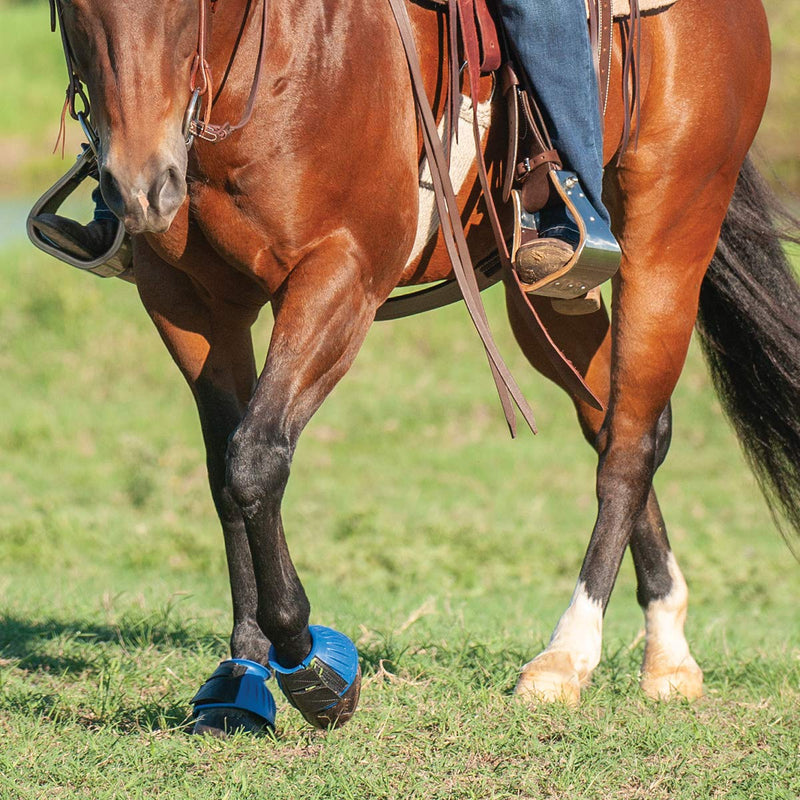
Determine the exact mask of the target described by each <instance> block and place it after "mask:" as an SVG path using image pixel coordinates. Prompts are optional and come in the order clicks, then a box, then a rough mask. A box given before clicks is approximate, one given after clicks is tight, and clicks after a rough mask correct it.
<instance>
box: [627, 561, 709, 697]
mask: <svg viewBox="0 0 800 800" xmlns="http://www.w3.org/2000/svg"><path fill="white" fill-rule="evenodd" d="M667 558H668V561H667V568H668V570H669V574H670V577H671V578H672V590H671V591H670V593H669V594H668V595H666V596H665V597H662V598H660V599H659V600H653V601H652V602H651V603H649V604H648V606H647V608H646V609H645V612H644V619H645V647H644V659H643V661H642V680H641V686H642V689H643V690H644V692H645V693H646V694H647V695H648V696H650V697H652V698H654V699H661V700H666V699H668V698H669V697H672V696H674V695H675V694H681V695H684V696H685V697H700V695H702V693H703V673H702V671H701V670H700V667H698V666H697V662H696V661H695V660H694V658H692V654H691V653H690V652H689V645H688V643H687V641H686V637H685V636H684V632H683V626H684V623H685V622H686V612H687V610H688V603H689V590H688V588H687V586H686V581H685V580H684V578H683V574H682V573H681V571H680V569H679V567H678V563H677V562H676V561H675V557H674V556H673V554H672V553H670V554H669V555H668V557H667Z"/></svg>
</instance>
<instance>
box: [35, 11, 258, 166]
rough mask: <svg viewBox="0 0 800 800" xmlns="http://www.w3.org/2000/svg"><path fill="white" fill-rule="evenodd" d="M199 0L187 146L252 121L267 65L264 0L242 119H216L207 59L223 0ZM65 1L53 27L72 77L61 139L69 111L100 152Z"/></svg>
mask: <svg viewBox="0 0 800 800" xmlns="http://www.w3.org/2000/svg"><path fill="white" fill-rule="evenodd" d="M198 2H199V6H200V20H199V23H198V31H197V49H196V51H195V56H194V61H193V63H192V70H191V77H190V80H189V87H188V89H189V92H190V93H191V97H190V99H189V103H188V105H187V107H186V113H185V114H184V118H183V136H184V139H185V141H186V147H187V148H190V147H191V146H192V144H193V142H194V140H195V138H199V139H203V140H204V141H206V142H220V141H222V140H223V139H227V138H228V137H229V136H230V135H231V134H232V133H235V132H236V131H238V130H241V129H242V128H243V127H244V126H245V125H247V123H248V122H249V121H250V118H251V117H252V115H253V110H254V108H255V101H256V96H257V95H258V87H259V83H260V81H261V70H262V67H263V65H264V55H265V52H266V41H267V24H268V14H267V10H268V0H262V4H261V38H260V41H259V45H258V57H257V59H256V66H255V70H254V74H253V81H252V84H251V86H250V94H249V96H248V98H247V103H246V104H245V108H244V111H243V113H242V116H241V119H240V120H239V121H238V122H237V123H236V124H232V123H230V122H223V123H222V124H214V123H212V122H211V109H212V106H213V103H214V94H213V80H212V75H211V67H210V66H209V63H208V61H207V59H206V53H207V51H208V43H209V38H210V37H209V25H208V17H207V8H210V10H211V13H212V14H214V13H216V10H217V4H218V2H219V0H198ZM254 2H257V0H247V5H246V7H245V15H247V14H249V12H250V9H251V8H252V5H253V3H254ZM61 3H62V0H50V30H51V31H54V32H55V30H56V28H58V29H59V31H60V33H61V44H62V47H63V49H64V59H65V61H66V63H67V74H68V77H69V82H68V84H67V91H66V99H65V101H64V108H63V110H62V112H61V130H60V132H59V142H63V136H64V123H65V118H66V115H67V113H69V115H70V116H71V117H72V119H74V120H76V121H77V122H79V123H80V125H81V127H82V128H83V131H84V133H85V134H86V138H87V139H88V141H89V146H90V147H91V149H92V150H93V151H94V153H95V155H98V152H97V148H98V145H99V140H100V137H99V136H98V134H97V131H96V130H95V128H94V126H93V125H92V123H91V106H90V104H89V98H88V95H87V93H86V90H85V87H84V83H83V81H82V80H81V78H80V76H79V75H78V70H77V67H76V60H75V54H74V52H73V49H72V45H71V44H70V41H69V37H68V36H67V31H66V27H65V26H64V10H63V7H62V4H61ZM235 54H236V52H235V50H234V52H233V53H232V54H231V61H232V60H233V58H234V56H235ZM203 98H205V103H204V102H203ZM78 101H80V106H82V107H81V108H78ZM57 148H58V142H57V143H56V149H57Z"/></svg>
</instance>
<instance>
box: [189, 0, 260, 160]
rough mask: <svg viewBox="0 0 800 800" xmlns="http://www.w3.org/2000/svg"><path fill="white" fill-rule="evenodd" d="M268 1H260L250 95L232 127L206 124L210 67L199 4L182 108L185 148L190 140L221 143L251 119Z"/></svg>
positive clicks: (209, 105) (202, 5) (212, 2)
mask: <svg viewBox="0 0 800 800" xmlns="http://www.w3.org/2000/svg"><path fill="white" fill-rule="evenodd" d="M218 2H219V0H209V3H210V6H211V13H212V14H214V13H216V10H217V3H218ZM268 5H269V4H268V0H262V3H261V39H260V41H259V43H258V57H257V59H256V66H255V71H254V74H253V82H252V84H251V85H250V94H249V96H248V98H247V103H246V104H245V108H244V112H243V113H242V117H241V119H240V120H239V121H238V122H237V123H236V124H235V125H232V124H231V123H230V122H223V123H222V124H221V125H215V124H213V123H211V122H210V117H211V108H212V106H213V104H214V96H213V84H212V79H211V67H210V66H209V64H208V61H206V46H207V38H208V26H207V24H206V3H205V0H200V23H199V25H198V33H197V52H196V54H195V57H194V63H193V64H192V77H191V80H190V82H189V88H190V89H191V92H192V99H191V100H190V101H189V105H188V106H187V108H186V116H185V118H184V130H183V132H184V135H185V137H186V145H187V147H189V146H191V143H192V140H193V139H194V137H195V136H196V137H198V138H199V139H203V141H206V142H221V141H222V140H223V139H227V138H228V137H229V136H230V135H231V134H232V133H235V132H236V131H238V130H241V129H242V128H244V126H245V125H247V123H248V122H250V118H251V117H252V116H253V109H254V108H255V105H256V96H257V95H258V87H259V84H260V83H261V71H262V67H263V66H264V55H265V53H266V43H267V25H268V15H267V11H268ZM251 6H252V0H248V3H247V7H246V10H245V14H247V13H248V12H249V11H250V8H251ZM198 74H199V76H200V77H201V79H202V83H201V85H200V86H198V85H197V77H198ZM204 95H205V96H207V98H208V99H207V102H206V108H205V112H204V114H203V119H202V120H201V119H200V100H201V98H202V97H203V96H204Z"/></svg>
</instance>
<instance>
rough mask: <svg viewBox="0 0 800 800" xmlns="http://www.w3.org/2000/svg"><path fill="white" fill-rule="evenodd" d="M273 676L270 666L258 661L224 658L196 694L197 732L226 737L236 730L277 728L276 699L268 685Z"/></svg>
mask: <svg viewBox="0 0 800 800" xmlns="http://www.w3.org/2000/svg"><path fill="white" fill-rule="evenodd" d="M269 676H270V672H269V669H267V667H264V666H262V665H261V664H257V663H256V662H255V661H247V660H246V659H243V658H232V659H229V660H228V661H223V662H222V663H221V664H220V665H219V666H218V667H217V668H216V670H214V674H213V675H212V676H211V677H210V678H209V679H208V680H207V681H206V682H205V683H204V684H203V685H202V686H201V687H200V691H199V692H198V693H197V694H196V695H195V696H194V697H193V698H192V701H191V702H192V704H193V705H194V718H195V724H194V733H207V734H211V735H212V736H217V737H219V738H226V737H228V736H231V735H233V734H234V733H236V731H246V732H248V733H262V732H267V731H273V730H274V729H275V700H274V699H273V697H272V693H271V692H270V690H269V689H268V688H267V685H266V681H267V679H268V678H269Z"/></svg>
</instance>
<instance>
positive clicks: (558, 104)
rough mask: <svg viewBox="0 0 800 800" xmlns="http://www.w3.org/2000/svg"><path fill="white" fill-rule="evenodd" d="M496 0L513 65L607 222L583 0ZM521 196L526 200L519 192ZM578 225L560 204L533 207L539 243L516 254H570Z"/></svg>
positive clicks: (599, 127)
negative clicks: (530, 88)
mask: <svg viewBox="0 0 800 800" xmlns="http://www.w3.org/2000/svg"><path fill="white" fill-rule="evenodd" d="M498 4H499V7H500V13H501V16H502V20H503V24H504V26H505V29H506V32H507V35H508V38H509V39H510V41H511V44H512V47H513V49H514V50H515V52H516V60H517V62H518V65H519V66H520V67H521V68H522V70H524V72H525V74H526V75H527V77H528V80H529V82H530V84H531V85H532V86H533V87H534V90H535V93H536V97H537V100H538V101H539V105H540V108H541V110H542V113H543V115H544V117H545V123H546V124H547V127H548V129H549V132H550V135H551V138H552V140H553V144H554V146H555V148H556V149H557V150H558V152H559V155H560V156H561V159H562V162H563V164H564V167H565V168H566V169H568V170H571V171H573V172H575V173H576V174H577V175H578V178H579V179H580V182H581V186H582V188H583V190H584V192H585V194H586V197H587V198H588V199H589V202H590V203H591V204H592V206H593V207H594V208H595V210H596V211H597V215H598V217H599V218H600V219H602V220H604V221H605V223H606V224H608V223H609V221H610V220H609V214H608V211H607V210H606V208H605V206H604V205H603V201H602V197H601V195H602V190H603V126H602V119H601V114H600V101H599V95H598V88H597V79H596V77H595V73H594V67H593V56H592V48H591V44H590V41H589V32H588V27H587V24H586V6H585V3H584V0H498ZM522 199H523V202H525V193H524V192H523V193H522ZM527 210H529V211H537V210H538V209H534V208H530V209H527ZM577 233H578V230H577V226H576V225H575V222H574V221H573V220H572V219H571V218H570V217H569V215H568V214H567V213H566V209H565V208H564V206H563V204H561V203H554V204H552V205H549V206H548V207H546V208H544V209H542V210H541V211H540V214H539V235H540V240H539V243H538V244H536V243H535V242H534V243H532V244H533V245H534V247H533V250H531V253H524V252H522V251H521V252H520V253H519V259H518V260H521V261H522V262H524V261H525V260H526V257H527V256H529V255H532V254H533V253H534V251H536V250H537V249H538V250H539V251H540V252H539V253H537V255H538V256H541V255H542V252H541V251H546V250H548V249H549V250H550V251H552V253H553V258H555V259H559V258H561V264H554V265H553V268H554V269H555V268H557V267H558V266H561V265H563V264H565V263H566V262H567V261H568V260H569V258H570V257H571V255H572V251H573V249H574V246H575V244H576V243H577V238H578V236H577ZM543 239H544V240H550V241H549V243H548V242H545V241H542V240H543ZM553 240H555V241H553ZM528 247H530V245H528V246H527V247H526V248H525V250H526V251H527V249H528ZM518 266H519V265H518ZM523 280H524V277H523Z"/></svg>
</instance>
